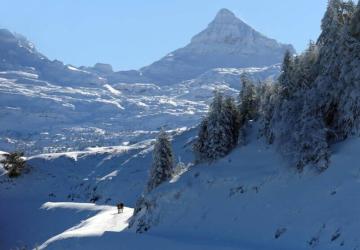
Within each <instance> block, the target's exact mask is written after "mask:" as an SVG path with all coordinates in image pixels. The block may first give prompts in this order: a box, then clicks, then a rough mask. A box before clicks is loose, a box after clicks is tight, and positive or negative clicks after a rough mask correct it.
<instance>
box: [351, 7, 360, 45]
mask: <svg viewBox="0 0 360 250" xmlns="http://www.w3.org/2000/svg"><path fill="white" fill-rule="evenodd" d="M350 33H351V35H352V36H353V37H354V38H356V39H358V40H360V1H359V2H358V4H357V7H356V11H355V14H354V16H353V18H352V20H351V23H350Z"/></svg>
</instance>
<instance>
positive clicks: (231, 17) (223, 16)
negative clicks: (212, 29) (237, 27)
mask: <svg viewBox="0 0 360 250" xmlns="http://www.w3.org/2000/svg"><path fill="white" fill-rule="evenodd" d="M237 20H239V19H238V18H237V17H236V16H235V14H234V13H233V12H231V11H230V10H228V9H226V8H223V9H221V10H219V11H218V13H217V14H216V17H215V19H214V22H223V21H237Z"/></svg>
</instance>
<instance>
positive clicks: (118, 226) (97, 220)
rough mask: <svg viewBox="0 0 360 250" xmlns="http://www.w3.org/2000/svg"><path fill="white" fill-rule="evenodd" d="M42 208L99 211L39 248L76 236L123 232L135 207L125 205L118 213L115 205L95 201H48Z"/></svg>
mask: <svg viewBox="0 0 360 250" xmlns="http://www.w3.org/2000/svg"><path fill="white" fill-rule="evenodd" d="M41 208H42V209H47V210H50V209H72V210H75V211H76V210H80V211H84V210H85V211H86V210H89V211H97V212H98V213H97V214H96V215H95V216H93V217H90V218H88V219H86V220H84V221H81V223H80V224H78V225H76V226H74V227H72V228H69V229H68V230H66V231H65V232H63V233H61V234H58V235H56V236H54V237H52V238H50V239H49V240H47V241H46V242H44V243H43V244H41V245H40V246H39V247H38V249H39V250H40V249H44V248H46V247H47V246H48V245H49V244H50V243H52V242H55V241H57V240H63V239H66V238H74V237H90V236H92V237H94V236H101V235H103V234H104V233H105V232H121V231H123V230H125V229H126V228H127V227H128V220H129V218H130V217H131V216H132V214H133V209H132V208H128V207H125V208H124V211H123V212H122V213H118V211H117V208H116V207H115V206H104V205H95V204H93V203H75V202H46V203H45V204H44V205H43V206H42V207H41Z"/></svg>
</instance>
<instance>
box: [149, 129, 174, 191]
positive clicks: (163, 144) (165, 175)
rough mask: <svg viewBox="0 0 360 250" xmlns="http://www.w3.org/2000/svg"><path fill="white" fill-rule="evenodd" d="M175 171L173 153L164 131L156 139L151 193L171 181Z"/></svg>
mask: <svg viewBox="0 0 360 250" xmlns="http://www.w3.org/2000/svg"><path fill="white" fill-rule="evenodd" d="M172 171H173V152H172V147H171V142H170V139H169V136H168V135H167V133H166V132H165V131H164V130H163V129H162V130H161V131H160V133H159V135H158V137H157V139H156V142H155V145H154V152H153V164H152V168H151V172H150V178H149V181H148V184H147V192H151V191H152V190H153V189H154V188H156V187H157V186H159V185H160V184H161V183H163V182H165V181H168V180H170V178H171V176H172Z"/></svg>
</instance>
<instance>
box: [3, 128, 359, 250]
mask: <svg viewBox="0 0 360 250" xmlns="http://www.w3.org/2000/svg"><path fill="white" fill-rule="evenodd" d="M255 131H256V127H255V128H253V129H252V133H253V136H252V137H251V138H250V142H249V144H248V145H246V146H244V147H240V148H237V149H235V150H234V151H233V152H232V153H231V154H230V155H229V156H228V157H226V158H224V159H222V160H220V161H218V162H216V163H213V164H210V165H206V164H205V165H199V166H194V167H191V168H190V169H189V170H188V171H187V172H185V173H184V174H183V175H181V176H180V178H178V179H176V180H174V181H171V182H170V183H167V184H163V185H161V186H160V187H159V188H158V189H157V190H155V192H153V193H152V195H151V198H152V199H154V201H155V204H156V207H155V209H154V210H152V211H151V213H148V218H149V219H150V221H151V222H152V225H151V228H150V231H149V232H147V233H145V234H136V233H135V232H134V229H131V230H128V229H124V228H125V226H126V225H127V221H128V219H129V214H128V213H125V214H120V215H117V214H116V212H117V211H116V208H115V207H114V205H115V204H116V202H118V201H120V200H121V201H124V202H125V204H126V206H128V207H133V206H134V204H135V201H136V199H137V197H138V196H139V195H140V193H141V191H142V188H143V187H144V184H145V181H146V178H147V172H148V168H149V166H150V162H151V147H150V144H149V143H150V142H144V143H143V144H139V145H134V146H129V148H128V150H125V151H127V152H125V151H124V149H125V148H126V147H122V148H107V149H99V148H98V149H91V150H90V149H89V150H88V151H87V152H77V153H72V154H70V153H67V154H55V155H54V154H50V155H42V156H36V157H34V158H33V159H31V160H30V163H31V165H32V166H33V169H32V171H31V172H30V173H29V174H27V175H25V176H24V177H21V178H20V179H19V180H17V182H16V183H15V182H8V181H7V178H6V177H4V176H3V177H1V182H0V185H1V189H0V190H2V191H0V198H1V200H3V201H6V202H5V204H7V205H5V206H1V211H4V212H3V213H2V215H1V216H0V223H1V224H5V223H6V224H7V225H11V226H9V227H8V228H7V229H8V230H9V235H10V236H11V237H9V238H8V239H7V240H6V241H5V243H3V244H5V245H4V246H5V247H6V248H7V247H8V246H11V245H12V246H14V242H15V243H17V244H15V245H16V246H20V245H23V246H24V245H27V246H34V245H38V246H41V245H42V244H44V243H45V245H42V246H47V249H84V248H86V249H114V248H116V249H144V247H145V246H146V247H147V248H150V249H156V248H158V247H159V246H166V247H168V248H169V249H184V248H186V249H249V250H258V249H287V250H291V249H294V250H295V249H311V248H315V249H356V248H357V247H359V245H360V239H359V236H358V234H357V232H358V231H359V229H360V228H359V225H360V223H359V220H358V216H357V211H359V209H360V203H359V202H356V197H358V196H359V183H360V168H359V166H357V165H356V164H354V162H358V161H359V156H358V153H357V151H358V149H359V148H360V140H359V138H352V139H350V140H348V141H347V142H344V143H341V144H338V145H336V146H335V147H334V148H333V151H334V154H333V156H332V158H331V166H330V168H329V169H328V170H327V171H325V172H324V173H322V174H317V173H314V172H310V171H309V172H305V173H302V174H298V173H296V172H295V171H293V170H292V169H290V168H289V167H288V166H287V163H286V162H284V160H283V159H282V158H281V157H280V156H279V155H278V154H277V153H276V152H275V150H274V149H273V148H272V147H269V146H267V145H265V144H264V143H263V142H262V141H261V140H258V139H257V138H256V135H255ZM195 132H196V131H195V130H189V131H186V132H183V133H181V134H180V135H178V136H175V137H174V141H173V146H174V150H175V152H176V156H177V157H180V158H181V160H182V161H183V162H185V163H189V162H192V153H191V150H190V144H189V142H190V141H191V140H192V138H194V135H195ZM75 159H76V160H75ZM129 159H130V160H129ZM30 184H31V185H32V188H31V190H29V189H28V186H29V185H30ZM94 188H95V189H94ZM5 190H6V191H5ZM51 193H53V194H54V195H51ZM69 194H70V196H69ZM25 197H26V198H25ZM93 197H99V198H98V200H97V201H96V204H98V205H97V206H94V205H89V204H88V202H89V201H90V200H91V198H93ZM108 198H111V200H109V199H108ZM49 201H51V202H53V203H46V202H49ZM24 202H26V204H27V205H26V207H27V209H26V212H24V211H23V209H21V208H20V207H19V204H24ZM59 202H60V203H59ZM64 202H65V203H64ZM2 204H4V203H2ZM41 207H42V208H41ZM46 209H50V210H46ZM78 211H79V212H78ZM129 211H130V210H129ZM14 212H15V213H14ZM4 214H7V216H4ZM15 218H16V219H15ZM39 221H40V222H39ZM10 222H11V223H10ZM20 239H21V241H20ZM21 243H22V244H21ZM6 248H5V249H6Z"/></svg>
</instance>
